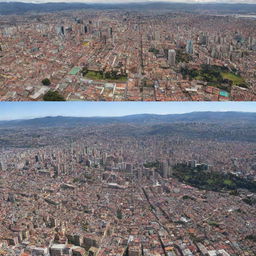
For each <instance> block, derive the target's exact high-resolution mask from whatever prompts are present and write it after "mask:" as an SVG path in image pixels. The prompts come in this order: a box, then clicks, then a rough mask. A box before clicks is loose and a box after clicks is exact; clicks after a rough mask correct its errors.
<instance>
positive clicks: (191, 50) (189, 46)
mask: <svg viewBox="0 0 256 256" xmlns="http://www.w3.org/2000/svg"><path fill="white" fill-rule="evenodd" d="M186 52H187V53H188V54H193V53H194V44H193V40H188V41H187V45H186Z"/></svg>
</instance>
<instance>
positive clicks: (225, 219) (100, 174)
mask: <svg viewBox="0 0 256 256" xmlns="http://www.w3.org/2000/svg"><path fill="white" fill-rule="evenodd" d="M255 120H256V115H255V113H235V112H234V113H229V112H227V113H222V114H220V113H209V112H205V113H191V114H186V115H169V116H155V115H138V116H127V117H121V118H107V117H106V118H71V117H70V118H69V117H46V118H37V119H30V120H17V121H2V122H0V148H1V149H0V173H1V176H0V208H1V211H0V230H1V232H0V255H1V256H2V255H8V256H9V255H10V256H12V255H13V256H14V255H20V256H30V255H32V256H57V255H58V256H61V255H70V256H71V255H76V256H82V255H83V256H84V255H90V256H94V255H98V256H103V255H112V256H119V255H120V256H128V255H132V256H139V255H145V256H146V255H147V256H150V255H152V256H153V255H165V256H166V255H168V256H175V255H177V256H192V255H205V256H217V255H218V256H228V255H230V256H231V255H232V256H235V255H236V256H241V255H242V256H253V255H255V253H256V245H255V241H256V236H255V230H256V223H255V216H256V208H255V204H256V194H255V193H256V185H255V184H256V183H255V182H256V162H255V159H256V151H255V143H256V140H255V139H256V129H255V123H256V122H255Z"/></svg>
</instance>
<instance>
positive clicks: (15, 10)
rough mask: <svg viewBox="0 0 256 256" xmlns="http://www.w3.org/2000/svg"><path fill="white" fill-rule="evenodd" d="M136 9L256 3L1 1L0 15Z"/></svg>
mask: <svg viewBox="0 0 256 256" xmlns="http://www.w3.org/2000/svg"><path fill="white" fill-rule="evenodd" d="M92 8H93V9H101V10H104V9H130V10H133V9H136V10H140V9H141V10H147V9H148V10H156V9H158V10H161V9H163V10H170V11H185V12H200V11H211V12H218V13H256V4H220V3H206V4H201V3H200V4H186V3H166V2H150V3H149V2H141V3H123V4H122V3H118V4H117V3H116V4H93V3H41V4H34V3H23V2H1V3H0V15H8V14H25V13H29V12H33V13H35V12H36V13H42V12H57V11H65V10H81V9H92Z"/></svg>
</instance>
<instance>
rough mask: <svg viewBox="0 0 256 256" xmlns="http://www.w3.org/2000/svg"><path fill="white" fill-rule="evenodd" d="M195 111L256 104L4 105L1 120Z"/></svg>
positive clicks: (0, 109)
mask: <svg viewBox="0 0 256 256" xmlns="http://www.w3.org/2000/svg"><path fill="white" fill-rule="evenodd" d="M194 111H243V112H256V102H81V101H72V102H0V120H13V119H27V118H34V117H44V116H57V115H61V116H81V117H82V116H124V115H132V114H144V113H148V114H173V113H178V114H179V113H189V112H194Z"/></svg>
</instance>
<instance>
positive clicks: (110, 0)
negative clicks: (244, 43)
mask: <svg viewBox="0 0 256 256" xmlns="http://www.w3.org/2000/svg"><path fill="white" fill-rule="evenodd" d="M157 1H159V2H187V3H198V2H199V3H206V2H212V3H214V2H216V3H252V4H253V3H255V0H0V2H30V3H31V2H33V3H47V2H85V3H87V2H90V3H123V2H157Z"/></svg>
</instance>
